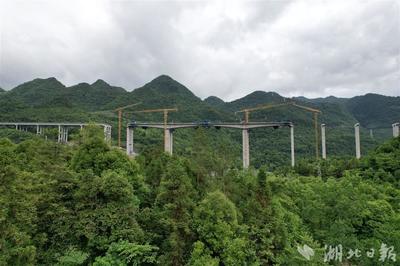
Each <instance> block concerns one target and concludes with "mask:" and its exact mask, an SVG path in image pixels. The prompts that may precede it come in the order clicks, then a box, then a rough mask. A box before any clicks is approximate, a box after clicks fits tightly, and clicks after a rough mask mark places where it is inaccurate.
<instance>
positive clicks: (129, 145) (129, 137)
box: [126, 127, 136, 156]
mask: <svg viewBox="0 0 400 266" xmlns="http://www.w3.org/2000/svg"><path fill="white" fill-rule="evenodd" d="M126 154H128V155H129V156H135V155H136V153H135V152H134V151H133V129H132V128H129V127H127V128H126Z"/></svg>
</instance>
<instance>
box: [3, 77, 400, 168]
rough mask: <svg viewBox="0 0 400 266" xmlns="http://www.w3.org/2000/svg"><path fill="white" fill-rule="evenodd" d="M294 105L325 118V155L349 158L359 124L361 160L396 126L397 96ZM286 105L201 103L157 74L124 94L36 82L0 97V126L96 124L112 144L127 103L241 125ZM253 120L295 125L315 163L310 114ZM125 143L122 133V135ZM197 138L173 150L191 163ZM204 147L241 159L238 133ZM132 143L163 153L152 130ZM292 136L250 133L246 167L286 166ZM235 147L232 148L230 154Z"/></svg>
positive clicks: (301, 100)
mask: <svg viewBox="0 0 400 266" xmlns="http://www.w3.org/2000/svg"><path fill="white" fill-rule="evenodd" d="M293 99H294V100H295V101H296V102H297V103H298V104H300V105H305V106H309V107H312V108H317V109H319V110H321V111H322V114H321V115H320V117H319V122H320V123H325V124H326V125H327V146H328V155H329V156H333V155H340V156H342V155H353V154H354V135H353V134H354V131H353V125H354V124H355V123H357V122H360V123H361V126H362V128H361V129H362V130H361V139H362V153H363V154H366V153H367V152H368V151H369V150H370V149H372V148H373V147H375V146H376V145H377V144H378V143H379V142H381V141H383V140H384V139H387V138H388V137H390V129H389V127H390V126H391V124H392V123H393V122H395V121H399V120H400V112H399V107H400V100H399V99H400V97H388V96H382V95H376V94H367V95H365V96H358V97H354V98H351V99H343V98H336V97H333V96H330V97H327V98H317V99H307V98H305V97H296V98H293ZM284 100H285V99H284V97H282V96H281V95H279V94H277V93H275V92H263V91H255V92H253V93H250V94H249V95H246V96H244V97H243V98H240V99H237V100H234V101H231V102H224V101H223V100H222V99H219V98H217V97H214V96H211V97H208V98H206V99H205V100H201V99H200V98H199V97H197V96H196V95H195V94H193V93H192V92H191V91H190V90H189V89H188V88H187V87H185V86H184V85H182V84H180V83H179V82H177V81H176V80H174V79H172V78H171V77H169V76H166V75H162V76H159V77H157V78H155V79H154V80H152V81H150V82H149V83H147V84H145V85H144V86H142V87H140V88H137V89H135V90H133V91H131V92H128V91H126V90H124V89H123V88H120V87H114V86H112V85H109V84H108V83H106V82H105V81H103V80H98V81H96V82H94V83H93V84H88V83H80V84H77V85H74V86H71V87H66V86H64V85H63V84H61V83H60V82H59V81H57V80H56V79H55V78H48V79H35V80H33V81H30V82H26V83H24V84H22V85H19V86H17V87H16V88H14V89H12V90H11V91H8V92H6V93H3V95H2V97H0V120H1V121H68V122H76V121H83V122H87V121H96V122H105V123H109V124H111V125H112V126H113V127H114V130H113V137H114V139H115V138H116V136H117V131H116V130H115V129H116V128H117V116H116V113H115V112H114V111H113V110H114V109H115V108H117V107H120V106H125V105H128V104H132V103H139V102H140V103H141V104H140V105H138V106H136V107H134V108H131V110H129V111H132V110H143V109H153V108H171V107H176V108H178V109H179V111H178V112H172V113H170V115H169V121H174V122H194V121H204V120H209V121H236V122H239V121H242V119H243V117H242V114H235V112H236V111H238V110H240V109H242V108H249V107H255V106H261V105H264V104H271V103H281V102H283V101H284ZM250 119H251V121H292V122H293V123H294V125H295V142H296V144H295V145H296V156H297V158H298V159H300V158H312V157H314V156H315V155H314V152H315V142H314V129H313V120H312V114H311V113H309V112H306V111H304V110H300V109H298V108H295V107H287V106H286V107H280V108H276V109H270V110H264V111H257V112H253V113H251V115H250ZM131 120H136V121H162V114H161V113H151V114H132V113H130V114H129V113H126V114H125V116H124V121H123V123H124V124H126V123H128V122H129V121H131ZM371 126H375V127H376V126H380V127H386V128H387V129H382V130H381V131H378V130H376V132H375V131H374V134H375V135H374V138H371V137H370V136H369V131H368V130H367V128H368V127H371ZM122 134H123V138H125V131H123V132H122ZM196 134H197V133H196V131H195V130H193V129H185V130H179V131H177V132H175V138H174V142H175V143H174V145H175V147H174V151H175V152H177V153H179V154H181V155H187V156H190V155H191V154H192V150H193V149H194V147H195V146H196V145H198V144H197V143H196V141H195V140H194V139H195V136H196ZM204 134H206V135H207V137H208V141H207V142H205V143H204V144H203V145H205V146H207V147H208V148H209V149H217V150H218V151H216V152H221V151H222V150H223V148H221V147H220V146H221V145H220V144H221V143H225V144H226V145H225V146H228V147H231V151H230V153H231V154H230V155H231V156H232V157H233V158H236V161H237V162H238V164H240V159H241V149H240V147H241V132H240V131H238V130H228V129H221V130H219V131H216V130H215V129H209V130H206V131H205V132H204ZM135 143H136V145H137V147H138V149H139V151H140V152H144V151H145V150H148V149H153V148H154V149H159V150H161V149H162V145H161V143H162V132H160V131H157V130H147V131H144V130H138V132H137V133H136V137H135ZM289 143H290V142H289V130H288V129H285V128H282V129H276V130H273V129H255V130H252V131H251V132H250V145H251V155H250V156H251V164H252V165H253V166H255V167H260V166H261V165H265V164H267V165H268V166H270V167H275V166H279V165H282V164H288V162H289V148H290V146H289ZM233 147H234V148H233Z"/></svg>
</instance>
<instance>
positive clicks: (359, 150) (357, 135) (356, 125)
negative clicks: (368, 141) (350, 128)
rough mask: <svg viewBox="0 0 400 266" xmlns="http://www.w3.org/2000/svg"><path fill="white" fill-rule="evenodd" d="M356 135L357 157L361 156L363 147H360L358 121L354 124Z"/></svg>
mask: <svg viewBox="0 0 400 266" xmlns="http://www.w3.org/2000/svg"><path fill="white" fill-rule="evenodd" d="M354 135H355V142H356V158H357V159H360V158H361V149H360V124H359V123H357V124H355V125H354Z"/></svg>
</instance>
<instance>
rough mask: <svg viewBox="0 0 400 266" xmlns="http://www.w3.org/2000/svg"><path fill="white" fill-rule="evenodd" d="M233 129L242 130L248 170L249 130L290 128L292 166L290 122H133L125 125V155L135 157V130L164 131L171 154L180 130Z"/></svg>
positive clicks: (243, 154)
mask: <svg viewBox="0 0 400 266" xmlns="http://www.w3.org/2000/svg"><path fill="white" fill-rule="evenodd" d="M198 127H204V128H216V129H219V128H233V129H239V130H242V158H243V168H249V165H250V143H249V130H250V129H255V128H267V127H272V128H275V129H276V128H281V127H288V128H290V150H291V165H292V166H294V163H295V158H294V126H293V123H292V122H249V123H210V122H208V121H204V122H199V123H167V124H164V123H140V122H135V121H133V122H132V123H129V124H128V125H127V132H126V153H127V154H128V155H130V156H135V155H136V154H135V152H134V149H133V130H134V129H135V128H143V129H146V128H158V129H163V130H164V151H165V152H167V153H169V154H172V151H173V132H174V130H177V129H180V128H198Z"/></svg>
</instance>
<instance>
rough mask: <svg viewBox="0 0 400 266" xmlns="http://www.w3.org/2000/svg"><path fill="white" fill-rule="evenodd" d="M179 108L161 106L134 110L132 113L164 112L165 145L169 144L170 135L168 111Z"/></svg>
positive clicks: (174, 110) (175, 110)
mask: <svg viewBox="0 0 400 266" xmlns="http://www.w3.org/2000/svg"><path fill="white" fill-rule="evenodd" d="M177 111H178V108H160V109H148V110H141V111H134V112H132V113H157V112H162V113H163V114H164V147H165V146H167V145H169V135H168V132H167V123H168V112H177Z"/></svg>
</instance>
